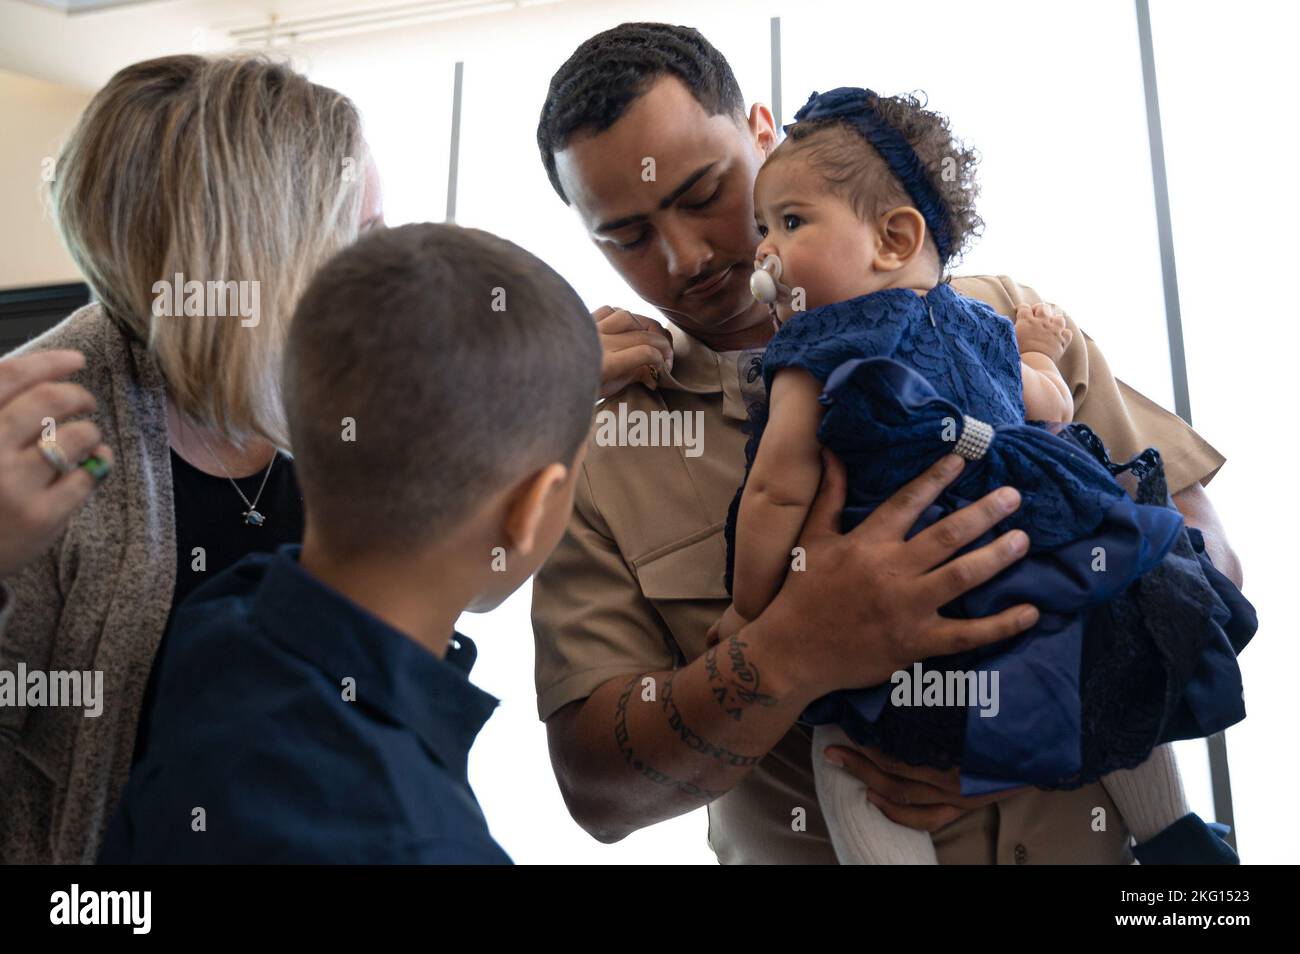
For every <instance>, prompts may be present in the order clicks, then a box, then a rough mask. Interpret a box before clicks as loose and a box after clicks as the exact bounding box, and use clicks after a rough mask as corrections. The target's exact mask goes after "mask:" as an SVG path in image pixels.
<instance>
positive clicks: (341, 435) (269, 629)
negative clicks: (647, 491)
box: [100, 224, 600, 863]
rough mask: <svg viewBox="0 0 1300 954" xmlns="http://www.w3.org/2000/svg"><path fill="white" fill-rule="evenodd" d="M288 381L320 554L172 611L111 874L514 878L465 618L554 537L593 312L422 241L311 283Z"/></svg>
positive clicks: (400, 239)
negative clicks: (488, 778)
mask: <svg viewBox="0 0 1300 954" xmlns="http://www.w3.org/2000/svg"><path fill="white" fill-rule="evenodd" d="M284 371H285V377H284V389H285V404H286V411H287V413H288V416H289V422H290V433H291V436H292V440H293V451H294V454H295V457H296V461H295V462H296V465H297V467H298V473H299V480H300V483H301V486H302V492H303V499H304V505H305V511H306V531H305V536H304V540H303V544H302V546H301V547H300V548H299V547H295V546H289V547H284V548H282V549H281V550H280V551H279V552H277V553H275V554H274V555H255V556H250V557H248V558H246V559H245V560H243V561H242V562H241V563H239V564H237V565H236V566H235V567H233V568H231V569H230V570H229V571H227V572H226V573H223V574H222V575H220V576H218V577H216V578H215V579H213V580H212V581H211V582H209V583H208V584H206V585H205V586H203V587H202V588H201V589H199V590H198V591H196V592H195V593H194V594H193V596H192V597H191V598H190V599H189V600H188V601H187V602H186V604H185V605H184V606H183V607H182V608H181V609H180V610H179V611H178V612H177V615H176V620H175V628H174V631H173V632H174V640H175V646H174V649H173V650H172V652H171V653H169V655H168V657H167V659H166V661H165V664H164V669H163V671H162V675H161V681H160V689H159V697H158V702H157V706H156V708H155V710H154V718H153V722H152V725H151V739H152V741H151V744H150V748H149V752H148V754H147V756H146V757H145V759H144V760H143V761H142V762H141V763H140V764H139V765H138V766H136V769H135V771H134V772H133V774H132V776H131V779H130V781H129V783H128V785H127V787H126V791H125V794H124V796H123V799H122V803H121V805H120V807H119V809H118V811H117V814H116V816H115V817H114V819H113V822H112V824H111V826H110V830H109V834H108V838H107V841H106V843H105V847H104V850H103V852H102V854H101V856H100V861H101V862H106V863H120V862H180V863H202V862H237V863H243V862H309V863H319V862H325V863H330V862H344V863H351V862H360V863H375V862H379V863H386V862H394V863H412V862H425V863H500V862H509V860H510V859H509V858H508V857H507V856H506V854H505V852H504V851H502V850H501V848H500V847H499V846H498V845H497V844H496V842H495V841H494V840H493V839H492V836H491V835H490V834H489V833H488V828H487V824H486V822H485V821H484V818H483V815H482V813H481V811H480V810H479V807H478V804H477V802H476V800H475V798H474V795H473V792H472V791H471V790H470V787H469V782H468V779H467V777H466V762H467V758H468V753H469V749H470V746H471V745H472V744H473V741H474V738H475V736H476V735H477V734H478V732H479V730H480V729H481V728H482V726H483V724H484V722H485V721H486V720H487V718H488V716H489V715H491V713H492V710H493V709H494V708H495V707H496V704H497V700H496V699H494V698H492V697H491V696H490V695H488V694H487V693H485V692H482V691H481V690H479V689H477V688H475V687H474V686H473V685H471V684H470V682H469V681H468V679H467V674H468V672H469V669H470V666H471V665H472V664H473V661H474V656H475V648H474V645H473V643H471V642H470V641H469V639H467V638H466V637H465V636H462V635H460V634H458V633H456V632H455V630H454V624H455V622H456V618H457V617H458V616H459V615H460V613H461V612H462V611H464V610H467V609H468V610H470V611H475V612H482V611H486V610H490V609H492V608H493V607H495V606H496V605H497V604H499V603H500V602H501V601H502V600H503V599H504V598H505V597H506V596H507V595H509V594H510V593H511V592H512V591H513V590H514V589H516V588H517V587H518V586H519V585H520V583H522V582H523V581H524V580H525V579H527V578H528V577H529V575H530V574H531V573H532V572H533V571H534V570H535V569H536V568H537V566H538V565H539V564H540V563H541V562H542V561H543V559H545V557H546V556H547V554H548V553H549V552H550V551H551V549H552V548H553V547H554V546H555V544H556V542H557V541H558V540H559V538H560V536H561V534H562V533H563V530H564V527H565V525H566V523H567V520H568V517H569V512H570V509H571V507H572V504H573V492H574V484H575V479H574V477H575V474H576V473H577V471H578V469H579V468H580V466H581V457H582V454H583V453H584V451H585V439H586V436H587V433H588V430H589V428H590V425H591V416H592V411H593V408H594V403H595V400H596V396H597V391H598V388H599V378H600V346H599V344H598V343H597V337H596V331H595V328H594V325H593V323H592V321H591V318H590V316H589V315H588V314H587V311H586V309H585V308H584V307H583V304H582V302H581V300H580V299H579V298H578V296H577V295H576V294H575V293H574V292H573V290H572V289H571V288H570V287H569V286H568V285H567V284H566V283H565V282H564V280H563V279H562V278H560V277H559V275H557V274H556V273H555V272H554V271H552V270H551V269H550V268H548V267H547V266H546V265H545V264H544V263H542V262H541V261H539V260H538V259H536V258H534V257H533V256H532V255H530V254H528V253H527V252H525V251H524V250H523V249H520V248H518V247H517V246H515V245H512V244H511V243H509V242H507V241H504V240H502V239H499V238H496V237H494V236H492V235H489V234H487V233H485V232H479V231H475V230H471V229H462V228H457V227H455V226H447V225H429V224H425V225H408V226H404V227H402V228H397V229H392V230H386V231H380V232H377V233H374V234H371V235H369V236H367V237H365V238H363V239H361V240H360V241H359V242H358V243H357V244H356V245H354V246H352V247H351V248H349V249H347V250H345V251H343V252H341V253H340V254H339V255H337V256H336V257H335V258H334V259H333V260H332V261H330V262H329V263H328V264H327V265H326V266H325V267H324V268H323V269H322V270H321V272H320V273H319V274H318V275H316V277H315V279H314V280H313V281H312V283H311V285H310V286H309V288H308V289H307V291H306V293H305V294H304V296H303V298H302V301H301V303H300V304H299V306H298V309H297V313H296V316H295V321H294V322H293V324H292V328H291V331H290V338H289V342H288V347H287V351H286V357H285V369H284Z"/></svg>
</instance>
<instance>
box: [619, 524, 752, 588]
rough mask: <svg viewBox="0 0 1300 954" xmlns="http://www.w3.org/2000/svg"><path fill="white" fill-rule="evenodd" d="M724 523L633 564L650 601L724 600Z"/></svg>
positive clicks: (653, 551)
mask: <svg viewBox="0 0 1300 954" xmlns="http://www.w3.org/2000/svg"><path fill="white" fill-rule="evenodd" d="M725 526H726V524H725V523H717V524H714V525H713V526H711V527H706V528H705V529H703V530H700V531H698V532H696V533H693V534H691V535H690V536H688V537H684V538H682V539H681V540H677V541H674V542H673V543H670V544H668V545H667V546H663V547H659V548H657V549H655V550H652V551H651V552H649V553H647V554H646V555H645V556H643V557H640V558H638V559H636V560H634V561H633V562H632V567H633V569H635V570H636V576H637V580H638V582H640V584H641V592H642V593H644V594H645V596H646V597H647V598H648V599H652V600H727V599H730V596H729V595H728V593H727V587H726V583H725V573H726V566H727V544H726V540H725V539H724V535H723V530H724V528H725Z"/></svg>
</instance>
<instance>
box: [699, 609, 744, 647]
mask: <svg viewBox="0 0 1300 954" xmlns="http://www.w3.org/2000/svg"><path fill="white" fill-rule="evenodd" d="M748 622H749V620H747V619H745V617H743V616H741V615H740V614H739V613H737V612H736V607H735V606H728V607H727V611H726V612H725V613H723V614H722V618H721V619H719V620H718V621H717V622H716V623H714V624H713V625H712V626H710V627H709V632H708V634H707V635H706V636H705V637H704V645H705V646H707V647H713V646H716V645H718V643H720V642H722V641H723V640H724V639H730V638H731V637H732V636H735V635H736V634H737V633H738V632H740V628H741V627H742V626H744V625H746V624H747V623H748Z"/></svg>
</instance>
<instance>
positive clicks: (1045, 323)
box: [1016, 302, 1074, 363]
mask: <svg viewBox="0 0 1300 954" xmlns="http://www.w3.org/2000/svg"><path fill="white" fill-rule="evenodd" d="M1073 338H1074V332H1072V331H1071V330H1070V329H1069V328H1067V327H1066V326H1065V313H1064V312H1062V311H1061V310H1060V309H1059V308H1057V307H1056V306H1055V305H1049V304H1047V303H1046V302H1039V303H1038V304H1037V305H1034V306H1033V307H1032V308H1030V307H1029V306H1028V305H1020V306H1019V307H1017V308H1016V343H1017V344H1018V346H1019V347H1020V353H1021V354H1025V353H1026V352H1029V351H1037V352H1038V353H1039V354H1045V355H1047V356H1048V357H1049V358H1051V359H1052V361H1053V362H1054V363H1055V362H1057V361H1060V360H1061V355H1063V354H1065V349H1066V348H1068V347H1069V346H1070V341H1071V340H1072V339H1073Z"/></svg>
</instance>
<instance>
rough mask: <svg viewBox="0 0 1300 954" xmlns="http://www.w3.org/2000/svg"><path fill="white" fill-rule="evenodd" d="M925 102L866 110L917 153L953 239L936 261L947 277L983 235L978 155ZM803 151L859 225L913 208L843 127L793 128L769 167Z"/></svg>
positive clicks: (830, 122) (888, 103) (876, 101)
mask: <svg viewBox="0 0 1300 954" xmlns="http://www.w3.org/2000/svg"><path fill="white" fill-rule="evenodd" d="M924 96H925V94H924V93H921V94H920V96H917V95H915V94H912V93H904V94H902V95H900V96H874V97H872V99H871V103H872V105H873V106H874V107H875V109H876V111H877V112H878V113H879V114H880V116H881V117H882V118H883V119H884V120H885V121H886V122H887V123H889V124H890V125H891V126H893V127H894V128H895V129H896V130H898V132H899V133H901V134H902V136H903V138H905V139H906V140H907V141H908V143H909V144H910V145H911V147H912V149H913V150H914V151H915V152H916V154H917V156H918V157H919V158H920V160H921V163H922V164H923V165H924V166H925V169H926V172H927V174H928V176H929V180H930V184H931V186H933V187H934V190H935V192H936V193H937V194H938V196H939V199H940V201H941V203H942V204H943V209H944V213H945V214H946V215H947V216H948V223H947V224H948V234H949V235H950V236H952V248H951V254H950V255H949V256H948V258H947V259H946V260H941V261H940V262H939V265H940V267H941V268H943V269H945V270H946V269H947V268H948V267H949V266H950V265H953V264H955V263H956V262H957V261H959V260H960V259H961V256H962V254H963V253H964V252H965V251H966V250H967V249H968V248H969V247H970V246H971V244H973V242H974V241H975V239H977V238H978V237H979V235H980V234H981V233H982V232H983V231H984V220H983V219H981V218H980V217H979V215H978V214H976V212H975V199H976V197H977V196H978V195H979V183H978V182H976V180H975V167H976V166H977V165H978V164H979V160H980V156H979V153H978V152H977V151H976V150H975V149H973V148H972V147H970V146H969V145H967V144H966V143H964V142H963V141H961V140H960V139H957V138H956V137H955V136H954V135H953V133H952V130H951V129H950V128H949V125H948V117H947V116H944V115H943V114H942V113H936V112H934V111H933V110H929V109H926V105H927V101H926V100H925V99H923V98H922V97H924ZM804 152H807V155H808V158H809V160H810V161H811V163H812V165H813V168H814V169H816V170H817V171H818V172H819V173H820V174H821V175H822V176H824V177H825V179H826V184H827V187H828V189H830V191H832V192H834V193H836V194H838V195H842V196H844V197H845V198H846V199H848V201H849V203H850V204H851V205H852V206H853V209H854V211H855V212H856V213H857V214H858V216H859V218H861V219H862V220H863V221H867V220H868V219H874V218H875V217H876V216H878V215H880V214H882V213H883V212H886V211H888V210H889V209H891V208H895V207H897V206H898V205H900V204H910V203H911V202H912V199H911V197H910V196H909V195H908V194H907V190H906V189H904V188H903V184H902V182H900V181H899V179H898V177H897V176H895V175H894V174H893V172H892V171H890V169H889V166H887V165H886V164H885V160H884V159H883V158H882V157H881V155H880V153H878V152H877V151H876V150H875V148H874V147H873V146H871V144H870V143H868V142H867V141H866V139H864V138H863V137H862V135H861V134H860V133H859V132H858V131H857V129H856V128H854V127H853V126H852V125H850V124H849V123H848V122H847V121H846V120H843V119H838V118H836V119H818V120H812V121H805V122H800V123H795V124H794V125H793V126H791V127H790V133H789V135H788V136H787V138H786V140H785V142H783V143H781V145H780V146H778V147H777V148H776V149H775V150H774V151H773V152H772V155H771V156H770V157H769V159H768V162H772V161H773V160H778V159H782V158H787V157H790V156H794V155H798V154H800V153H804ZM940 258H941V259H942V256H940Z"/></svg>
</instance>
